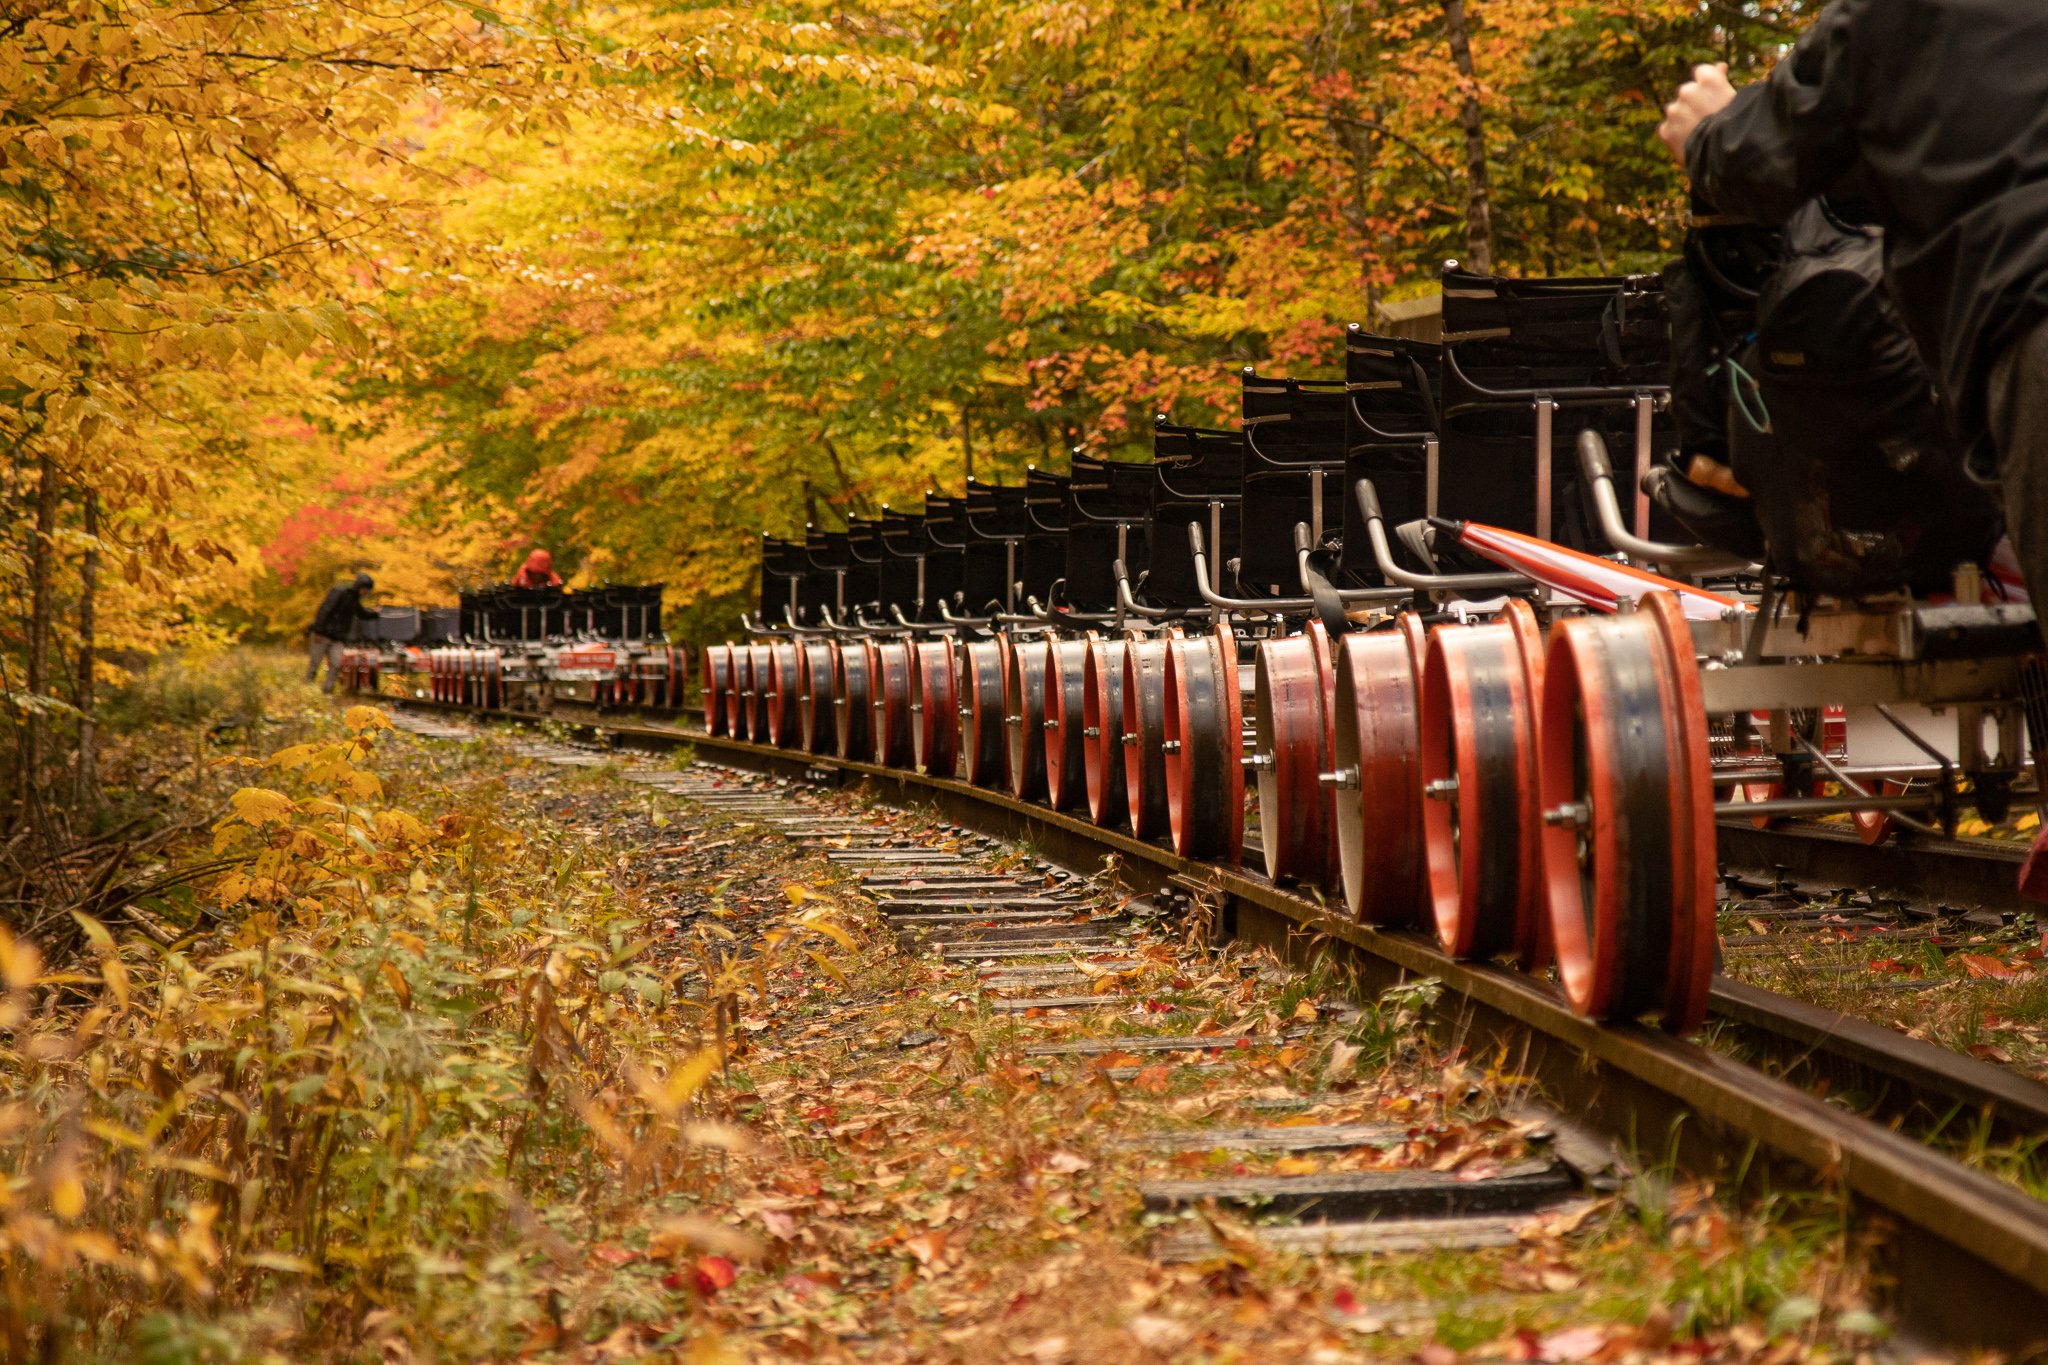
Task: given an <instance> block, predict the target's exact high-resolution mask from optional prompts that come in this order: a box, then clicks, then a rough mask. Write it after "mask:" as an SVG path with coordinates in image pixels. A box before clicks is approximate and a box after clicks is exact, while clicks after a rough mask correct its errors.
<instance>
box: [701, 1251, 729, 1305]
mask: <svg viewBox="0 0 2048 1365" xmlns="http://www.w3.org/2000/svg"><path fill="white" fill-rule="evenodd" d="M739 1277H740V1272H739V1267H738V1266H736V1265H734V1264H733V1263H732V1262H731V1261H728V1260H727V1259H726V1258H725V1257H723V1256H699V1257H698V1258H697V1264H696V1266H695V1267H694V1269H693V1270H692V1278H693V1279H694V1280H695V1282H696V1290H697V1295H698V1297H699V1298H705V1299H709V1298H715V1297H716V1296H717V1294H718V1291H719V1290H721V1289H729V1288H731V1287H732V1282H733V1281H734V1280H736V1279H738V1278H739Z"/></svg>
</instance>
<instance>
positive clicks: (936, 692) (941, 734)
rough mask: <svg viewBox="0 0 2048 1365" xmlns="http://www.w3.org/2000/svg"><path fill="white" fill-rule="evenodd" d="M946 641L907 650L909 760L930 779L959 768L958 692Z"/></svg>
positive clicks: (954, 664) (949, 647)
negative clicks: (908, 675)
mask: <svg viewBox="0 0 2048 1365" xmlns="http://www.w3.org/2000/svg"><path fill="white" fill-rule="evenodd" d="M957 676H958V675H957V671H956V661H955V659H954V657H953V644H952V642H951V641H950V640H928V641H926V642H924V643H923V644H919V645H914V646H912V648H911V669H910V711H911V716H910V736H911V757H912V758H913V759H915V760H916V763H917V766H918V767H919V768H920V769H922V770H923V771H924V772H926V773H928V774H929V775H931V776H933V777H952V776H954V775H955V774H956V773H957V772H958V771H959V768H960V689H959V687H958V685H957Z"/></svg>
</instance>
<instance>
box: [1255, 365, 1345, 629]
mask: <svg viewBox="0 0 2048 1365" xmlns="http://www.w3.org/2000/svg"><path fill="white" fill-rule="evenodd" d="M1241 396H1242V400H1243V405H1244V500H1243V503H1242V505H1241V507H1240V508H1239V512H1238V525H1239V535H1240V537H1241V539H1240V545H1241V547H1242V548H1241V550H1240V551H1239V554H1240V558H1241V562H1240V564H1239V567H1238V574H1237V581H1238V585H1239V587H1240V588H1241V589H1242V590H1243V591H1244V592H1246V593H1249V594H1251V595H1253V596H1264V597H1298V596H1300V595H1301V593H1302V592H1303V588H1302V584H1301V571H1300V566H1299V562H1298V560H1297V558H1296V555H1295V549H1294V528H1295V527H1296V526H1297V525H1301V524H1304V523H1308V522H1310V521H1312V519H1313V515H1314V501H1315V494H1314V489H1315V485H1316V483H1317V482H1318V480H1320V482H1321V485H1322V495H1323V522H1324V525H1325V526H1326V527H1328V528H1330V529H1333V530H1334V529H1335V527H1336V525H1337V523H1338V521H1339V518H1340V516H1341V512H1340V510H1339V508H1338V505H1337V504H1338V500H1339V499H1340V498H1341V497H1342V495H1343V471H1344V452H1345V442H1346V438H1347V435H1348V432H1347V429H1346V426H1345V413H1344V408H1345V394H1344V384H1343V382H1342V381H1341V380H1304V379H1270V378H1265V377H1262V376H1260V375H1257V374H1254V373H1252V372H1251V371H1249V370H1247V371H1245V373H1244V375H1243V377H1242V384H1241Z"/></svg>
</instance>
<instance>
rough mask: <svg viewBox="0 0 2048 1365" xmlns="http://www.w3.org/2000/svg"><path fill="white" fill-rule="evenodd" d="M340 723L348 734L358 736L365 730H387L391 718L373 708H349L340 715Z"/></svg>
mask: <svg viewBox="0 0 2048 1365" xmlns="http://www.w3.org/2000/svg"><path fill="white" fill-rule="evenodd" d="M341 723H342V724H343V725H345V726H347V727H348V729H349V731H350V733H352V734H358V735H360V734H362V733H363V732H365V731H367V730H389V729H390V728H391V717H389V716H387V715H385V714H384V713H383V712H382V711H380V710H379V709H378V708H376V707H374V706H351V707H349V708H348V710H346V711H344V712H342V713H341Z"/></svg>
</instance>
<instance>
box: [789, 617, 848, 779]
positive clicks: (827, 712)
mask: <svg viewBox="0 0 2048 1365" xmlns="http://www.w3.org/2000/svg"><path fill="white" fill-rule="evenodd" d="M835 686H837V684H836V682H835V681H834V679H833V676H832V646H831V645H830V644H829V643H827V642H826V641H824V640H807V641H805V642H804V644H803V646H802V648H801V649H800V650H799V651H798V653H797V665H796V687H797V696H798V697H799V698H800V699H801V703H802V705H801V710H802V713H803V724H802V729H803V740H804V748H805V749H807V750H809V751H810V752H811V753H814V754H832V753H837V752H839V725H838V719H839V718H838V712H837V708H835V707H834V706H833V705H832V698H833V697H834V696H835V695H836V693H835V692H834V691H833V688H834V687H835Z"/></svg>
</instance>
